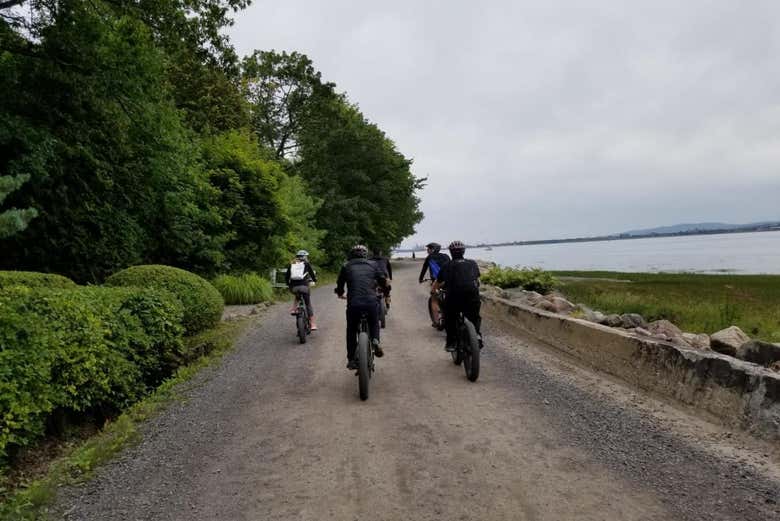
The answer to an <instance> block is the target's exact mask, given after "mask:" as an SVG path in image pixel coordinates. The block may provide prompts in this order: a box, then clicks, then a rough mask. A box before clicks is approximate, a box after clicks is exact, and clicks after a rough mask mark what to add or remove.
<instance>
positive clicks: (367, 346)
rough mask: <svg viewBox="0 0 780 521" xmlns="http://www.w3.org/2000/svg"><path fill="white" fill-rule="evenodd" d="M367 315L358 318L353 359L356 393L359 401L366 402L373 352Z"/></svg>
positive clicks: (372, 367) (372, 370)
mask: <svg viewBox="0 0 780 521" xmlns="http://www.w3.org/2000/svg"><path fill="white" fill-rule="evenodd" d="M369 331H370V330H369V328H368V315H366V314H365V313H363V314H362V315H361V317H360V325H359V326H358V332H357V336H358V341H357V349H356V350H355V358H356V359H357V366H358V369H357V376H358V391H359V393H360V399H361V400H364V401H365V400H368V384H369V381H370V380H371V373H373V372H374V350H373V349H371V337H370V336H369V333H368V332H369Z"/></svg>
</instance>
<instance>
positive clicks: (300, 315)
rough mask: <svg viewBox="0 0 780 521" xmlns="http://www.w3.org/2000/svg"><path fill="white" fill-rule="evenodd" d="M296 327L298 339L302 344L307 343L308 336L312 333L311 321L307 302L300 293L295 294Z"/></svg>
mask: <svg viewBox="0 0 780 521" xmlns="http://www.w3.org/2000/svg"><path fill="white" fill-rule="evenodd" d="M295 301H296V305H297V307H296V309H295V328H296V331H297V333H298V341H299V342H300V343H301V344H305V343H306V337H307V336H308V335H309V334H310V333H311V323H310V322H309V312H308V311H307V310H306V303H305V302H304V301H303V298H302V297H301V295H300V294H298V293H296V294H295Z"/></svg>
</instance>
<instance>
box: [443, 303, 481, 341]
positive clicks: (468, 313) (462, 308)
mask: <svg viewBox="0 0 780 521" xmlns="http://www.w3.org/2000/svg"><path fill="white" fill-rule="evenodd" d="M481 307H482V302H481V301H480V300H479V295H452V294H451V293H447V298H446V299H444V327H445V328H446V329H447V343H448V344H454V343H455V339H456V338H458V331H457V326H458V313H459V312H462V313H463V316H464V317H466V318H467V319H469V320H470V321H471V323H472V324H474V329H476V330H477V334H480V326H481V325H482V317H480V316H479V309H480V308H481Z"/></svg>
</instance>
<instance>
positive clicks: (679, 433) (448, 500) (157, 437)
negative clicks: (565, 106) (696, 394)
mask: <svg viewBox="0 0 780 521" xmlns="http://www.w3.org/2000/svg"><path fill="white" fill-rule="evenodd" d="M418 269H419V264H413V263H399V264H398V265H397V266H394V268H393V271H394V272H395V274H396V280H395V281H394V282H395V284H394V290H393V306H392V308H391V310H390V314H389V316H388V326H387V329H386V330H383V342H382V343H383V346H384V348H385V351H386V353H387V354H386V356H385V357H384V358H381V359H378V360H377V373H376V375H375V378H373V379H372V387H371V397H370V399H369V400H368V401H367V402H361V401H360V400H359V398H358V395H357V379H356V378H355V376H353V374H352V373H351V372H348V371H347V370H346V369H345V348H344V331H343V328H344V304H343V301H340V300H337V299H336V297H335V295H333V293H332V288H331V287H328V288H320V289H318V290H316V291H315V292H314V293H313V300H314V304H315V306H316V309H317V312H318V325H320V330H319V331H317V332H315V333H314V334H313V335H312V337H310V340H309V342H308V343H307V344H305V345H299V344H298V343H297V340H296V338H295V334H294V321H293V319H292V318H291V317H290V316H289V315H288V314H287V306H286V305H285V304H279V305H277V306H273V307H272V308H270V309H269V310H267V311H266V312H264V314H262V315H260V316H259V317H257V318H254V319H253V320H254V322H253V324H252V326H251V327H250V328H249V330H248V331H247V333H246V334H245V335H244V336H243V338H242V339H241V340H240V341H239V345H238V346H237V347H236V349H235V350H234V351H233V352H232V353H231V354H229V355H228V356H226V358H225V359H224V361H223V363H222V364H221V365H220V366H218V367H215V368H212V369H209V370H207V371H205V372H203V373H202V374H201V375H200V376H199V377H198V378H196V379H195V381H194V382H192V383H190V384H188V387H187V389H185V390H184V395H185V396H186V399H185V400H183V401H181V402H177V403H175V404H173V405H172V406H170V407H169V408H168V409H167V410H166V411H164V412H163V413H161V414H160V415H159V416H158V417H156V418H155V419H154V420H152V421H150V422H149V423H148V424H147V425H146V426H145V427H144V430H143V441H142V442H141V443H140V444H139V445H138V446H136V447H133V448H130V449H128V450H126V451H125V452H124V453H123V454H122V455H121V456H120V457H119V458H118V459H117V460H116V461H114V462H113V463H111V464H109V465H106V466H105V467H104V468H102V469H101V470H100V471H99V472H98V474H97V476H96V478H95V479H94V480H93V481H91V482H90V483H88V484H85V485H82V486H80V487H76V488H70V489H63V490H62V491H61V492H60V495H59V496H60V497H59V499H58V502H57V505H56V509H55V510H56V512H57V514H56V515H55V516H54V519H67V520H139V521H140V520H144V521H149V520H187V521H191V520H252V521H255V520H282V519H284V520H323V519H333V520H362V519H372V520H391V519H392V520H408V519H410V520H429V519H431V520H433V519H436V520H438V519H442V520H500V519H506V520H555V521H559V520H570V519H577V520H620V521H628V520H676V519H680V520H704V519H707V520H750V521H759V520H763V519H767V520H769V519H774V520H777V519H780V505H778V503H780V471H779V470H778V469H780V464H778V463H779V462H780V454H779V453H778V448H777V447H770V446H766V445H763V444H761V443H759V442H756V441H754V440H751V439H748V438H745V437H742V436H740V435H738V434H735V433H730V432H727V431H724V430H722V429H719V428H718V427H716V426H714V425H712V424H709V423H707V422H705V421H703V420H701V419H699V418H698V417H694V416H692V415H690V414H689V413H688V412H686V411H684V410H679V409H677V408H675V407H674V406H672V405H670V404H667V403H663V402H661V401H658V400H655V399H653V398H649V397H646V396H642V395H640V394H636V393H634V392H633V391H631V390H630V389H628V388H626V387H625V386H622V385H621V384H620V383H617V382H614V381H610V380H607V379H604V378H602V377H598V376H596V375H594V374H592V373H590V372H588V371H585V370H583V369H581V368H579V367H577V366H576V365H574V364H573V363H571V362H569V361H566V360H562V359H560V358H559V357H557V356H553V355H552V354H551V353H550V351H548V350H547V348H545V347H544V346H541V345H538V344H537V343H535V342H534V341H532V340H530V339H527V338H518V337H515V336H511V335H509V334H506V333H505V332H503V331H501V330H500V329H497V327H498V326H496V325H495V324H493V323H492V322H491V321H490V320H487V321H486V323H485V326H484V330H485V332H486V334H485V339H486V348H485V351H484V352H483V360H482V374H481V376H480V379H479V380H478V381H477V382H476V383H470V382H468V381H467V380H466V378H465V375H464V372H463V370H462V368H460V367H456V366H454V365H453V364H452V362H451V361H450V358H449V355H448V354H447V353H445V352H444V351H443V349H442V346H443V337H442V333H439V332H437V331H434V330H433V329H432V328H431V327H430V325H429V323H428V320H427V313H426V309H425V299H426V292H425V288H424V287H421V286H418V285H417V283H416V276H417V272H418Z"/></svg>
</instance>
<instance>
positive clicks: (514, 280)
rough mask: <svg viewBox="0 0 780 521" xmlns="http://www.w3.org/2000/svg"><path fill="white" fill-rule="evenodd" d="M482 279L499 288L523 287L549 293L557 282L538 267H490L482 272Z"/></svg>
mask: <svg viewBox="0 0 780 521" xmlns="http://www.w3.org/2000/svg"><path fill="white" fill-rule="evenodd" d="M482 281H483V282H485V283H486V284H492V285H494V286H498V287H499V288H503V289H507V288H523V289H525V290H528V291H537V292H539V293H542V294H544V293H549V292H550V291H552V290H553V289H554V288H555V286H556V285H557V284H558V281H556V280H555V277H553V276H552V275H551V274H550V273H548V272H546V271H543V270H541V269H539V268H522V269H518V268H501V267H498V266H496V267H494V268H490V269H489V270H488V271H487V272H485V273H483V274H482Z"/></svg>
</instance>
